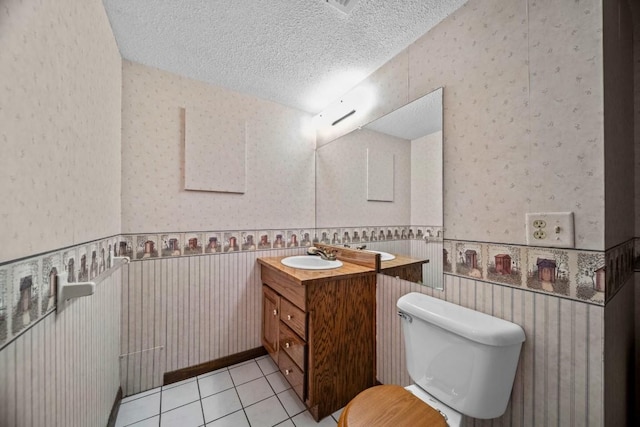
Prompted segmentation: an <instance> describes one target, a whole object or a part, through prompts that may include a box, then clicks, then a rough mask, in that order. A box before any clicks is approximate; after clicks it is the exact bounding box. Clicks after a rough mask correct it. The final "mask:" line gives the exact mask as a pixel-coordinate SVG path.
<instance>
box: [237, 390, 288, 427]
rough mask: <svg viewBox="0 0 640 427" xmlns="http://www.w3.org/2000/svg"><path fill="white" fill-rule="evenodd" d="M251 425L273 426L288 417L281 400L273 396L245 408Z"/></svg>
mask: <svg viewBox="0 0 640 427" xmlns="http://www.w3.org/2000/svg"><path fill="white" fill-rule="evenodd" d="M244 410H245V412H246V413H247V418H249V424H251V427H271V426H274V425H276V424H278V423H280V422H282V421H284V420H286V419H287V418H289V416H288V415H287V412H286V411H285V410H284V408H283V407H282V405H281V404H280V401H278V399H277V398H276V397H275V396H273V397H270V398H268V399H265V400H263V401H261V402H258V403H256V404H255V405H251V406H249V407H247V408H245V409H244Z"/></svg>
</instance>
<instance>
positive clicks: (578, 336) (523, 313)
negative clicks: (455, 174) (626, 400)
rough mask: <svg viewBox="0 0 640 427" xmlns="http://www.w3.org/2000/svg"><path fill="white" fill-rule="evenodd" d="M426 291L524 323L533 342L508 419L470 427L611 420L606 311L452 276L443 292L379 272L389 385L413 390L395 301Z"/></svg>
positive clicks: (524, 354)
mask: <svg viewBox="0 0 640 427" xmlns="http://www.w3.org/2000/svg"><path fill="white" fill-rule="evenodd" d="M409 292H421V293H425V294H427V295H430V296H434V297H436V298H444V299H446V300H447V301H450V302H453V303H456V304H459V305H462V306H464V307H469V308H472V309H474V310H477V311H481V312H483V313H487V314H490V315H493V316H496V317H500V318H502V319H506V320H509V321H512V322H514V323H517V324H518V325H520V326H522V328H523V329H524V331H525V334H526V341H525V343H524V345H523V347H522V351H521V355H520V362H519V365H518V370H517V372H516V378H515V382H514V386H513V391H512V395H511V401H510V403H509V406H508V407H507V410H506V412H505V414H504V415H503V416H502V417H500V418H496V419H494V420H471V419H467V420H466V425H468V426H475V425H478V426H514V427H515V426H536V425H548V426H553V425H555V426H587V425H593V426H597V425H603V423H604V402H603V400H602V396H603V393H604V377H603V373H604V363H603V351H604V329H603V328H604V322H603V316H604V307H602V306H599V305H595V304H588V303H584V302H578V301H574V300H571V299H566V298H559V297H556V296H553V295H544V294H541V293H536V292H531V291H525V290H520V289H517V288H512V287H508V286H499V285H495V284H491V283H487V282H483V281H478V280H472V279H467V278H463V277H457V276H452V275H445V290H444V291H439V290H435V289H431V288H428V287H426V286H420V285H416V284H413V283H410V282H406V281H403V280H399V279H396V278H393V277H389V276H384V275H381V274H378V287H377V304H378V306H377V323H378V341H377V371H378V380H379V381H380V382H382V383H385V384H399V385H408V384H410V383H411V381H410V379H409V376H408V374H407V372H406V363H405V355H404V345H403V337H402V325H401V323H400V319H399V317H398V316H397V310H396V301H397V300H398V298H400V297H401V296H402V295H404V294H406V293H409Z"/></svg>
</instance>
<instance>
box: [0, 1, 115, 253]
mask: <svg viewBox="0 0 640 427" xmlns="http://www.w3.org/2000/svg"><path fill="white" fill-rule="evenodd" d="M96 47H99V48H96ZM0 52H2V60H1V61H0V81H2V85H0V123H2V126H0V141H1V144H2V155H1V156H0V183H1V184H0V196H2V199H3V200H5V201H6V203H2V206H0V235H1V236H2V242H3V244H2V247H0V262H3V261H6V260H10V259H15V258H18V257H22V256H27V255H32V254H34V253H39V252H43V251H45V250H51V249H57V248H60V247H65V246H69V245H73V244H76V243H81V242H85V241H88V240H92V239H95V238H98V237H102V236H104V235H105V234H107V235H108V234H116V233H119V232H120V104H121V60H120V54H119V52H118V49H117V47H116V44H115V41H114V38H113V35H112V33H111V28H110V26H109V22H108V20H107V17H106V14H105V11H104V8H103V7H102V3H101V2H100V1H98V0H92V1H84V2H76V1H74V0H61V1H54V0H41V1H38V2H30V1H29V2H27V1H19V0H8V1H5V2H3V5H2V9H1V10H0Z"/></svg>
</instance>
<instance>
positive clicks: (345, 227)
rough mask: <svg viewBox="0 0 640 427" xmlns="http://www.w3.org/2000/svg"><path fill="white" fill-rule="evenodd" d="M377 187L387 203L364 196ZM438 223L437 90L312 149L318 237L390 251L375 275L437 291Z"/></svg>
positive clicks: (439, 105) (440, 277) (440, 253)
mask: <svg viewBox="0 0 640 427" xmlns="http://www.w3.org/2000/svg"><path fill="white" fill-rule="evenodd" d="M372 156H374V157H375V158H376V159H381V158H385V159H387V162H386V163H385V164H386V166H385V170H377V169H376V168H374V167H372V166H371V165H376V164H377V165H379V164H381V163H380V162H370V161H368V160H369V159H370V158H371V157H372ZM389 165H391V166H389ZM389 181H392V182H389ZM379 185H384V186H385V188H391V192H392V194H391V197H388V199H389V201H380V200H368V196H367V195H368V194H371V192H372V191H374V192H375V188H370V186H379ZM385 191H388V190H385ZM442 225H443V220H442V88H440V89H437V90H435V91H434V92H431V93H430V94H428V95H425V96H423V97H421V98H419V99H417V100H415V101H413V102H411V103H409V104H407V105H405V106H404V107H401V108H399V109H398V110H395V111H393V112H392V113H390V114H388V115H386V116H384V117H381V118H379V119H377V120H375V121H374V122H372V123H370V124H368V125H366V126H363V127H362V128H360V129H357V130H354V131H353V132H351V133H349V134H347V135H344V136H342V137H340V138H338V139H336V140H334V141H331V142H328V143H326V144H324V145H322V146H320V147H318V149H317V151H316V229H317V231H318V235H317V236H316V239H317V241H318V242H321V243H325V244H333V245H340V246H342V245H349V246H350V247H351V248H357V247H361V246H363V245H366V249H365V250H375V251H382V252H386V253H389V254H392V255H393V256H394V257H395V258H394V259H392V260H388V261H382V262H381V273H384V274H389V275H392V276H396V277H399V278H402V279H404V280H409V281H412V282H417V283H422V284H425V285H427V286H431V287H434V288H438V289H442V287H443V272H442V270H443V255H444V257H447V255H448V254H443V245H442V237H443V234H442ZM449 256H450V255H449Z"/></svg>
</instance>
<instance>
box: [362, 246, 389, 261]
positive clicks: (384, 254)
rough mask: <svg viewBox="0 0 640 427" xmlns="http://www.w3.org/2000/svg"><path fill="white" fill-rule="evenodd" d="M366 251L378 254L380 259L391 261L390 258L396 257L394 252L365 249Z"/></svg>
mask: <svg viewBox="0 0 640 427" xmlns="http://www.w3.org/2000/svg"><path fill="white" fill-rule="evenodd" d="M367 252H373V253H374V254H380V261H391V260H392V259H396V256H395V255H394V254H390V253H389V252H382V251H371V250H369V249H367Z"/></svg>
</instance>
